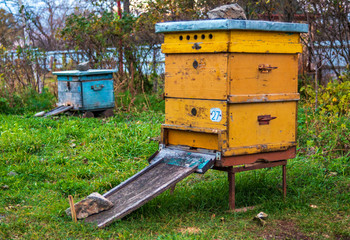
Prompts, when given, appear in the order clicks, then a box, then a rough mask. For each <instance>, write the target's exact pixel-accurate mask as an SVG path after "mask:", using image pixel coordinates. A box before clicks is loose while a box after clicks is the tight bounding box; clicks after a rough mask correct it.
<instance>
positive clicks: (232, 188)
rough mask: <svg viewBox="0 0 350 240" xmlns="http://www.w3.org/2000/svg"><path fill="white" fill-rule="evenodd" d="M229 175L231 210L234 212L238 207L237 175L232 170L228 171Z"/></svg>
mask: <svg viewBox="0 0 350 240" xmlns="http://www.w3.org/2000/svg"><path fill="white" fill-rule="evenodd" d="M227 175H228V183H229V207H230V209H231V210H234V209H235V207H236V199H235V190H236V183H235V173H234V171H233V169H232V168H230V170H228V171H227Z"/></svg>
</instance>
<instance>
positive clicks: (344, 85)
mask: <svg viewBox="0 0 350 240" xmlns="http://www.w3.org/2000/svg"><path fill="white" fill-rule="evenodd" d="M342 78H343V79H347V77H346V76H342ZM300 91H301V92H302V94H304V95H305V96H306V97H307V98H308V99H309V103H308V104H309V106H310V107H311V106H312V105H313V106H315V104H316V101H317V103H318V109H317V111H318V112H319V113H320V114H321V115H326V116H344V115H347V114H349V111H350V79H348V80H346V81H343V82H340V81H337V80H336V81H333V82H329V83H328V84H327V85H326V86H325V87H323V86H321V87H320V88H319V90H318V91H319V92H318V96H317V98H316V92H315V90H314V88H313V87H312V86H311V85H307V86H305V87H302V88H301V89H300Z"/></svg>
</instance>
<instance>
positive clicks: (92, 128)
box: [0, 111, 350, 239]
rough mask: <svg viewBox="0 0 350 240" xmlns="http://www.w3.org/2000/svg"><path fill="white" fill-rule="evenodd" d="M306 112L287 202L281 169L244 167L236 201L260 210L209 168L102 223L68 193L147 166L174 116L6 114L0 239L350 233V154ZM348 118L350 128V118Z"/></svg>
mask: <svg viewBox="0 0 350 240" xmlns="http://www.w3.org/2000/svg"><path fill="white" fill-rule="evenodd" d="M299 115H300V116H299V119H300V120H299V135H302V137H301V138H300V139H299V143H300V145H299V146H298V149H299V153H298V156H297V158H295V159H293V160H290V161H289V163H288V166H287V173H288V176H287V184H288V194H287V199H286V201H283V198H282V193H281V177H282V176H281V169H280V168H272V169H263V170H256V171H250V172H244V173H240V174H237V176H236V179H237V180H236V206H237V208H243V207H246V206H255V208H254V209H253V210H248V211H246V212H230V211H229V207H228V181H227V175H226V174H225V173H223V172H218V171H214V170H209V171H208V172H207V173H206V174H204V175H199V174H193V175H191V176H190V177H188V178H186V179H185V180H184V181H182V182H181V183H179V184H178V185H177V188H176V190H175V192H174V194H173V195H171V194H170V193H169V191H166V192H165V193H163V194H161V195H160V196H159V197H157V198H156V199H154V200H152V201H150V202H149V203H147V204H146V205H144V206H143V207H141V208H140V209H138V210H137V211H135V212H133V213H131V214H130V215H128V216H126V217H124V218H123V219H121V220H118V221H116V222H114V223H113V224H111V225H110V226H108V227H106V228H105V229H96V228H94V227H93V226H91V225H87V224H83V223H82V222H78V223H73V222H72V220H71V218H69V217H68V216H66V214H65V213H64V210H65V209H66V208H68V207H69V203H68V199H67V197H68V195H69V194H71V195H73V197H74V199H75V200H76V201H78V200H80V199H82V198H84V197H85V196H87V195H89V194H90V193H92V192H99V193H101V194H103V193H105V192H106V191H108V190H109V189H111V188H112V187H114V186H116V185H118V184H119V183H120V182H122V181H124V180H126V179H127V178H129V177H130V176H132V175H133V174H135V173H137V172H138V171H140V170H141V169H143V168H144V167H146V166H147V164H148V163H147V161H146V159H147V158H148V157H149V156H150V155H152V154H153V153H154V152H155V151H156V150H157V149H158V144H157V142H155V141H152V140H151V139H152V138H155V137H157V136H159V135H160V124H161V123H162V122H163V121H164V114H163V113H161V112H153V111H151V112H149V111H143V112H142V113H136V112H131V113H118V114H117V115H116V116H115V117H112V118H109V119H103V118H94V119H83V118H80V117H68V116H58V117H52V118H34V117H32V114H29V113H28V114H25V115H5V114H1V115H0V121H1V124H0V134H1V135H0V149H1V151H0V206H1V207H0V239H45V238H46V239H350V178H349V175H350V170H349V157H350V156H349V154H346V153H342V154H338V155H336V156H335V155H330V154H325V155H322V152H320V148H318V147H317V146H313V145H312V144H314V142H310V141H311V140H312V139H309V137H310V136H309V135H308V133H307V132H308V129H307V127H310V128H311V126H308V125H307V124H305V122H307V116H306V114H305V113H304V112H303V111H300V114H299ZM342 124H344V123H342ZM342 126H343V125H342ZM344 126H345V129H347V130H346V131H348V132H349V130H348V129H350V123H349V121H347V122H346V123H345V125H344ZM344 131H345V130H344ZM346 131H345V132H346ZM305 138H307V139H305ZM260 211H263V212H265V213H267V214H268V215H269V218H268V220H267V223H266V225H264V226H260V225H258V224H257V223H256V222H255V221H253V220H252V219H253V217H254V216H255V215H256V214H257V213H259V212H260Z"/></svg>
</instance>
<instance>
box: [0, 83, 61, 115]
mask: <svg viewBox="0 0 350 240" xmlns="http://www.w3.org/2000/svg"><path fill="white" fill-rule="evenodd" d="M55 102H56V98H55V96H54V95H53V94H52V93H50V92H49V91H48V90H47V89H44V91H43V93H41V94H39V93H38V92H36V91H35V90H33V89H32V88H28V89H26V90H24V91H23V92H14V93H13V94H9V93H8V92H6V91H3V92H2V96H0V112H2V113H24V112H33V111H43V110H48V109H50V108H52V107H53V106H54V104H55Z"/></svg>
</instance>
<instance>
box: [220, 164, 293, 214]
mask: <svg viewBox="0 0 350 240" xmlns="http://www.w3.org/2000/svg"><path fill="white" fill-rule="evenodd" d="M277 166H282V188H283V199H285V198H286V196H287V168H286V166H287V160H281V161H274V162H258V163H253V164H248V165H245V166H243V167H214V168H213V169H216V170H220V171H226V172H227V177H228V182H229V207H230V209H231V210H235V208H236V179H235V174H236V173H239V172H245V171H250V170H256V169H262V168H270V167H277Z"/></svg>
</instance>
